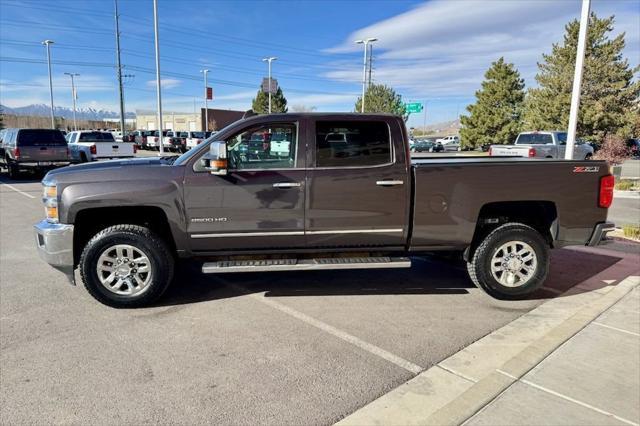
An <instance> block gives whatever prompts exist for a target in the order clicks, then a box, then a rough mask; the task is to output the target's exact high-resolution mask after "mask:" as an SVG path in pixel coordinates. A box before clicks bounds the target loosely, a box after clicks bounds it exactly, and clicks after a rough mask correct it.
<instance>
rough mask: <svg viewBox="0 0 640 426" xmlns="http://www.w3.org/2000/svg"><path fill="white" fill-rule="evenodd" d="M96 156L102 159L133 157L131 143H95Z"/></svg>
mask: <svg viewBox="0 0 640 426" xmlns="http://www.w3.org/2000/svg"><path fill="white" fill-rule="evenodd" d="M96 156H98V157H103V158H104V157H108V158H115V157H133V143H131V142H96Z"/></svg>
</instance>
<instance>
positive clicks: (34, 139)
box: [18, 129, 67, 146]
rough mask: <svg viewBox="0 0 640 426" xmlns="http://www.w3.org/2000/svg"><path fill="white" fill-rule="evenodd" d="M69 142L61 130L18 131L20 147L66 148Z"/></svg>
mask: <svg viewBox="0 0 640 426" xmlns="http://www.w3.org/2000/svg"><path fill="white" fill-rule="evenodd" d="M66 144H67V141H66V140H65V139H64V136H63V135H62V132H61V131H60V130H53V129H23V130H19V131H18V145H19V146H64V145H66Z"/></svg>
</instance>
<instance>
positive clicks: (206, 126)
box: [200, 70, 209, 132]
mask: <svg viewBox="0 0 640 426" xmlns="http://www.w3.org/2000/svg"><path fill="white" fill-rule="evenodd" d="M200 72H201V73H202V74H204V131H205V132H208V131H209V103H208V102H207V99H208V97H209V96H207V95H208V93H207V74H208V73H209V70H200Z"/></svg>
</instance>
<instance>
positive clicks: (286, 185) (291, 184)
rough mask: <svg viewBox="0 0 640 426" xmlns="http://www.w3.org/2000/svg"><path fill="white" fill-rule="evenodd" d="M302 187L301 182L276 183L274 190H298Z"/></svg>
mask: <svg viewBox="0 0 640 426" xmlns="http://www.w3.org/2000/svg"><path fill="white" fill-rule="evenodd" d="M300 186H302V184H301V183H300V182H278V183H274V184H273V187H274V188H297V187H300Z"/></svg>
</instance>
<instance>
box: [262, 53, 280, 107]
mask: <svg viewBox="0 0 640 426" xmlns="http://www.w3.org/2000/svg"><path fill="white" fill-rule="evenodd" d="M276 59H278V58H276V57H275V56H270V57H268V58H263V59H262V61H263V62H267V63H268V64H269V114H271V87H272V85H271V62H272V61H275V60H276Z"/></svg>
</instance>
